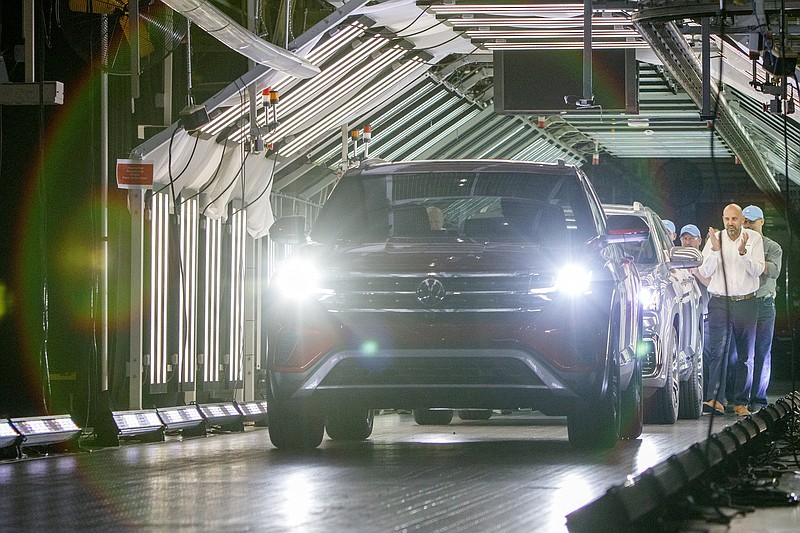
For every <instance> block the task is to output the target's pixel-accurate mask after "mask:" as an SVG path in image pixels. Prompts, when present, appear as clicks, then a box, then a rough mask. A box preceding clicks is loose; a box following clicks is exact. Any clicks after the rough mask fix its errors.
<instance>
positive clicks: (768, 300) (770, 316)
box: [742, 205, 783, 411]
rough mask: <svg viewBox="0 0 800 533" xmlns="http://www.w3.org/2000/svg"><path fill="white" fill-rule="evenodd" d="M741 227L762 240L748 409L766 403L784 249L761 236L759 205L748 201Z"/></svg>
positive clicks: (761, 220) (762, 226)
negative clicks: (762, 269)
mask: <svg viewBox="0 0 800 533" xmlns="http://www.w3.org/2000/svg"><path fill="white" fill-rule="evenodd" d="M742 214H743V215H744V227H745V228H746V229H750V230H753V231H757V232H758V233H759V234H760V235H761V237H762V239H763V240H764V260H765V262H764V273H763V274H761V277H760V279H759V283H760V284H759V287H758V290H757V291H756V301H757V302H758V320H757V322H756V346H755V355H754V357H753V389H752V391H751V393H750V407H749V409H750V411H757V410H759V409H761V408H762V407H766V406H767V405H768V403H769V402H768V401H767V387H769V379H770V374H771V371H772V336H773V333H774V330H775V295H776V293H777V284H776V281H775V280H776V279H777V278H778V275H779V274H780V272H781V261H782V259H783V249H782V248H781V246H780V245H779V244H778V243H777V242H775V241H773V240H772V239H770V238H769V237H765V236H764V212H763V211H762V210H761V208H760V207H758V206H755V205H748V206H747V207H745V208H744V209H743V210H742Z"/></svg>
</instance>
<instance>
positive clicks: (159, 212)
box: [150, 194, 170, 390]
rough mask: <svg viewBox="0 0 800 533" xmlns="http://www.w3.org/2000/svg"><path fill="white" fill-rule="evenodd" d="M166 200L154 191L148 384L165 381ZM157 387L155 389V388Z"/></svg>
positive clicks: (166, 350)
mask: <svg viewBox="0 0 800 533" xmlns="http://www.w3.org/2000/svg"><path fill="white" fill-rule="evenodd" d="M169 201H170V198H169V196H168V195H167V194H154V195H153V202H152V224H151V238H150V384H151V385H165V384H166V383H167V363H168V361H169V357H168V355H169V352H168V348H167V347H168V345H167V339H168V336H167V304H168V298H167V296H168V291H169V278H168V273H169V268H168V267H169V265H168V262H167V260H168V258H169ZM154 390H158V388H156V389H154Z"/></svg>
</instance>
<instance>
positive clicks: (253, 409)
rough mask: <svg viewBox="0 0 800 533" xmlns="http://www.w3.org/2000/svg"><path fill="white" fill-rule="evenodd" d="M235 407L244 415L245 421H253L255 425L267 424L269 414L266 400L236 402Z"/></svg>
mask: <svg viewBox="0 0 800 533" xmlns="http://www.w3.org/2000/svg"><path fill="white" fill-rule="evenodd" d="M236 407H237V408H238V409H239V412H241V413H242V416H244V420H245V422H255V424H256V426H266V425H267V420H268V419H269V418H268V417H269V414H268V408H267V401H266V400H256V401H252V402H242V403H237V404H236Z"/></svg>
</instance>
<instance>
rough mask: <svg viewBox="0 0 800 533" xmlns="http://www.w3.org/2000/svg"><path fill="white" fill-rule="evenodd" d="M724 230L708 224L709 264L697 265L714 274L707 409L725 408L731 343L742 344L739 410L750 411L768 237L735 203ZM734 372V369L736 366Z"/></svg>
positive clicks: (737, 367) (739, 346) (726, 214)
mask: <svg viewBox="0 0 800 533" xmlns="http://www.w3.org/2000/svg"><path fill="white" fill-rule="evenodd" d="M722 223H723V225H724V226H725V230H724V231H718V230H716V229H714V228H708V240H707V241H706V245H705V247H704V248H703V264H702V265H700V267H699V268H698V269H697V270H698V272H699V273H700V275H701V276H703V277H704V278H708V279H709V282H708V293H709V294H710V295H711V299H710V301H709V302H708V342H709V345H710V346H709V358H708V363H709V364H708V368H707V369H706V371H707V372H708V382H707V385H706V390H705V398H706V401H705V402H703V410H704V411H706V412H712V411H716V412H717V413H719V414H723V413H724V412H725V405H724V404H723V403H722V402H724V401H725V396H726V395H725V378H726V370H727V366H728V365H727V364H726V356H727V350H726V347H727V344H728V339H729V338H730V340H731V342H732V343H733V344H734V345H735V346H736V351H737V358H736V364H735V372H736V381H735V387H734V391H733V392H734V394H733V402H734V407H733V410H734V412H735V413H736V414H737V415H739V416H745V415H749V414H750V411H749V409H748V407H747V406H748V405H749V403H750V390H751V389H752V386H753V357H754V353H755V341H756V322H757V320H758V300H756V291H758V287H759V277H760V276H761V274H762V273H763V272H764V241H763V239H762V238H761V234H760V233H758V232H757V231H753V230H750V229H745V228H744V227H743V226H744V215H742V208H741V207H739V206H738V205H736V204H729V205H727V206H726V207H725V209H724V210H723V212H722ZM732 371H733V369H732Z"/></svg>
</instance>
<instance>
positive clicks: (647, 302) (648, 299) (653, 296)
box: [639, 287, 659, 311]
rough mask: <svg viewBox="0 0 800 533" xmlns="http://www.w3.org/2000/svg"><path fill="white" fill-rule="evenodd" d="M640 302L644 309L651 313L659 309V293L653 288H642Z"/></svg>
mask: <svg viewBox="0 0 800 533" xmlns="http://www.w3.org/2000/svg"><path fill="white" fill-rule="evenodd" d="M639 301H640V302H641V303H642V307H644V308H645V309H648V310H650V311H655V310H656V309H658V304H659V301H658V291H657V290H656V289H654V288H652V287H642V288H641V289H640V290H639Z"/></svg>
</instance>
